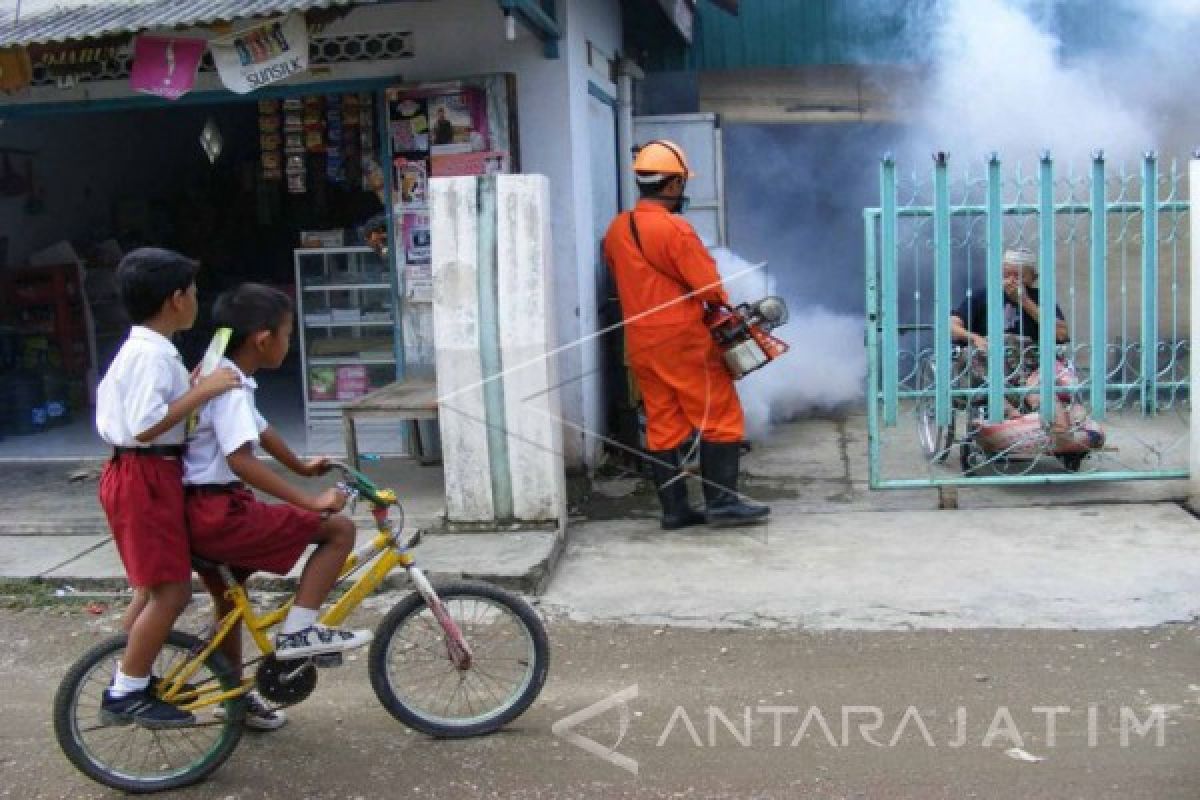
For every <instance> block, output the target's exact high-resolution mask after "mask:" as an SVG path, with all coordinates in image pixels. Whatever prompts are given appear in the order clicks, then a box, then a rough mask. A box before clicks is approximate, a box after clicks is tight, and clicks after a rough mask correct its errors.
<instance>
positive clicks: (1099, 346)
mask: <svg viewBox="0 0 1200 800" xmlns="http://www.w3.org/2000/svg"><path fill="white" fill-rule="evenodd" d="M1105 200H1106V197H1105V183H1104V153H1102V152H1097V153H1096V154H1095V156H1094V157H1093V158H1092V242H1091V269H1090V272H1091V275H1090V278H1089V280H1090V282H1091V284H1092V309H1091V318H1092V358H1091V389H1092V416H1093V417H1094V418H1095V419H1097V420H1103V419H1104V416H1105V411H1106V410H1107V408H1108V399H1107V398H1108V394H1107V390H1106V388H1105V382H1106V381H1107V379H1108V209H1107V208H1106V206H1105Z"/></svg>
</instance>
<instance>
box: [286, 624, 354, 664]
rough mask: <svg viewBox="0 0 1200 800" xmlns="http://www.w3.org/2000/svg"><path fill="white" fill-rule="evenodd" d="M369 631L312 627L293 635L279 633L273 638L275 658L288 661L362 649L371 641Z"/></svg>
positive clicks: (322, 626)
mask: <svg viewBox="0 0 1200 800" xmlns="http://www.w3.org/2000/svg"><path fill="white" fill-rule="evenodd" d="M371 638H372V637H371V632H370V631H347V630H343V629H341V628H326V627H325V626H324V625H312V626H310V627H307V628H305V629H304V630H302V631H296V632H295V633H280V634H278V635H276V637H275V658H277V659H279V660H280V661H288V660H289V659H295V658H308V657H309V656H316V655H321V654H322V653H341V652H343V651H346V650H353V649H354V648H356V647H362V646H363V645H365V644H367V643H368V642H370V641H371Z"/></svg>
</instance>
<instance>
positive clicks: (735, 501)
mask: <svg viewBox="0 0 1200 800" xmlns="http://www.w3.org/2000/svg"><path fill="white" fill-rule="evenodd" d="M741 449H742V446H741V444H740V443H739V442H704V441H702V442H701V443H700V470H701V475H702V476H703V477H704V501H705V504H706V506H707V511H708V523H709V524H710V525H713V526H716V527H721V528H723V527H732V526H734V525H753V524H755V523H758V522H764V521H765V520H766V517H767V515H768V514H770V513H771V509H770V508H768V507H767V506H761V505H758V504H757V503H747V502H745V501H744V500H743V499H742V498H741V497H740V496H739V495H738V490H737V485H738V459H739V456H740V455H741Z"/></svg>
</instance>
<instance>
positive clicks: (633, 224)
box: [625, 211, 689, 294]
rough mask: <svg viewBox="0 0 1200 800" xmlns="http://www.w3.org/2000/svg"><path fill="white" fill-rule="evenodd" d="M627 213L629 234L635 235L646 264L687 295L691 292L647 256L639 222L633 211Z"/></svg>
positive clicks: (634, 241) (634, 239) (635, 242)
mask: <svg viewBox="0 0 1200 800" xmlns="http://www.w3.org/2000/svg"><path fill="white" fill-rule="evenodd" d="M625 213H626V214H627V215H628V216H629V233H630V234H632V235H633V243H634V244H636V245H637V249H638V252H639V253H641V254H642V258H644V259H645V260H646V263H647V264H649V265H650V268H651V269H653V270H654V271H655V272H657V273H658V274H659V275H662V276H663V277H664V278H666V279H667V280H669V281H671V282H672V283H675V284H679V288H680V289H681V290H682V291H683V292H684V294H687V293H688V291H689V290H688V288H687V287H686V286H684V285H683V284H681V283H679V281H678V280H677V279H675V278H674V277H672V276H671V275H668V274H667V273H666V272H663V270H662V268H661V267H659V266H658V264H655V263H654V262H653V261H651V260H650V256H648V255H646V248H644V247H642V237H641V235H640V234H639V233H638V226H637V220H635V219H634V218H633V212H632V211H627V212H625Z"/></svg>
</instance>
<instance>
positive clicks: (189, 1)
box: [0, 0, 386, 47]
mask: <svg viewBox="0 0 1200 800" xmlns="http://www.w3.org/2000/svg"><path fill="white" fill-rule="evenodd" d="M380 2H386V0H132V2H131V0H125V2H120V1H119V0H87V1H86V2H79V0H76V2H75V3H69V2H62V0H59V1H58V2H56V3H55V4H54V7H53V8H50V9H45V10H36V6H35V8H34V10H32V11H25V12H22V13H21V16H20V17H19V18H18V19H17V20H16V24H10V23H11V20H10V19H2V18H0V47H8V46H12V45H30V44H46V43H48V42H62V41H68V40H72V39H86V38H93V37H100V36H115V35H120V34H125V33H136V32H138V31H142V30H147V29H150V28H187V27H193V26H196V25H211V24H213V23H215V22H230V21H233V20H237V19H245V18H247V17H260V16H265V15H270V14H284V13H287V12H289V11H308V10H310V9H316V8H334V7H345V6H355V5H371V4H374V3H380Z"/></svg>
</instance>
